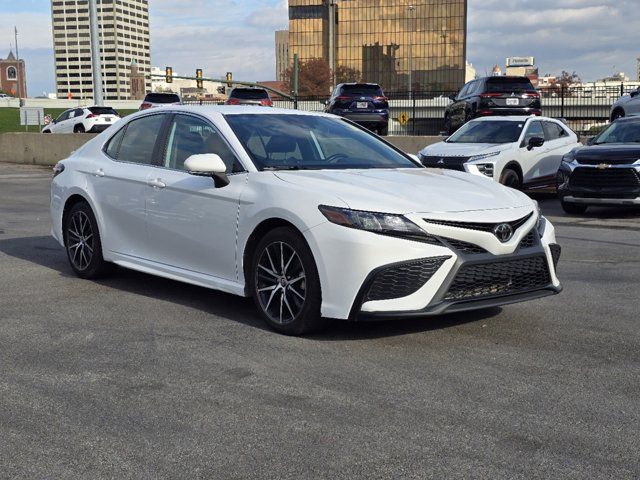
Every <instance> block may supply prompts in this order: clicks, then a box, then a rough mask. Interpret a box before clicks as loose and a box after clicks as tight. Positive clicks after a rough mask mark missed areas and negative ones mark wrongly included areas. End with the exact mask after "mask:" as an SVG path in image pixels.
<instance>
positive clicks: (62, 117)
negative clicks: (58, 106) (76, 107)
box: [56, 110, 72, 122]
mask: <svg viewBox="0 0 640 480" xmlns="http://www.w3.org/2000/svg"><path fill="white" fill-rule="evenodd" d="M71 112H72V110H67V111H66V112H62V114H60V116H59V117H58V118H56V122H64V121H65V120H68V119H69V114H70V113H71Z"/></svg>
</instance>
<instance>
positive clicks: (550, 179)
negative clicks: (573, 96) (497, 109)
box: [418, 116, 582, 189]
mask: <svg viewBox="0 0 640 480" xmlns="http://www.w3.org/2000/svg"><path fill="white" fill-rule="evenodd" d="M580 145H582V144H581V143H580V142H579V141H578V137H577V135H576V134H575V133H574V132H573V131H572V130H571V129H570V128H568V127H567V126H566V125H565V124H564V123H562V122H561V121H559V120H555V119H553V118H546V117H536V116H530V117H521V116H513V117H483V118H478V119H476V120H472V121H470V122H468V123H466V124H465V125H463V126H462V127H461V128H460V129H459V130H457V131H456V132H455V133H454V134H453V135H451V136H450V137H449V138H447V139H446V140H445V141H444V142H439V143H436V144H433V145H429V146H428V147H426V148H424V149H422V150H421V151H420V152H419V153H418V158H419V159H420V161H421V162H422V164H423V165H424V166H426V167H431V168H445V169H451V170H459V171H463V172H468V173H473V174H476V175H482V176H485V177H489V178H492V179H494V180H497V181H499V182H500V183H502V184H503V185H507V186H509V187H512V188H516V189H531V188H544V187H549V186H555V179H556V174H557V172H558V168H559V167H560V162H561V161H562V157H563V155H564V154H565V153H568V152H570V151H571V150H572V149H574V148H575V147H578V146H580Z"/></svg>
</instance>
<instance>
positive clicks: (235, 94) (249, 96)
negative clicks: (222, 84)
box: [229, 88, 269, 100]
mask: <svg viewBox="0 0 640 480" xmlns="http://www.w3.org/2000/svg"><path fill="white" fill-rule="evenodd" d="M229 96H230V97H232V98H239V99H241V100H262V99H263V98H269V94H268V93H267V91H266V90H262V89H260V88H234V89H233V90H232V91H231V94H230V95H229Z"/></svg>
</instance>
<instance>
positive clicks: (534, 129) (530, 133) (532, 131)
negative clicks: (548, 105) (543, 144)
mask: <svg viewBox="0 0 640 480" xmlns="http://www.w3.org/2000/svg"><path fill="white" fill-rule="evenodd" d="M533 137H540V138H545V137H544V129H543V128H542V122H530V123H529V127H528V128H527V133H525V135H524V140H523V143H524V145H525V146H526V145H528V144H529V140H531V139H532V138H533Z"/></svg>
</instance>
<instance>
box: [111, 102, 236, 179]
mask: <svg viewBox="0 0 640 480" xmlns="http://www.w3.org/2000/svg"><path fill="white" fill-rule="evenodd" d="M163 113H165V114H168V116H169V117H170V118H169V120H168V121H167V122H166V123H165V124H164V125H163V127H162V129H161V131H160V134H161V135H162V137H161V138H160V140H161V142H159V143H160V144H161V145H162V148H161V151H160V152H159V153H160V156H159V160H164V156H165V155H166V151H167V146H168V143H169V131H170V126H171V124H172V123H173V119H174V118H175V117H176V116H178V115H187V116H190V117H194V118H197V119H199V120H202V121H204V122H205V123H207V124H209V125H210V126H211V127H212V128H213V130H214V131H215V132H217V133H218V135H220V138H222V141H223V142H224V143H225V144H226V145H227V147H229V150H230V151H231V152H233V155H234V156H235V157H236V162H238V164H240V167H242V171H239V172H226V175H227V176H230V175H237V174H240V173H248V170H247V167H245V166H244V164H243V163H242V160H241V159H240V158H239V155H238V152H236V151H235V149H234V148H233V147H232V146H231V144H230V143H229V141H228V140H227V139H226V137H225V136H224V135H223V134H222V132H221V131H220V129H219V128H218V127H216V126H215V124H214V123H213V122H212V121H211V120H210V119H208V118H207V117H205V116H203V115H199V114H197V113H193V112H176V111H172V112H163ZM118 148H119V147H118ZM154 153H155V152H154ZM153 166H154V167H157V168H161V169H163V170H170V171H172V172H182V173H187V174H188V173H189V172H187V171H186V170H182V169H180V168H171V167H165V166H164V162H162V164H161V165H153Z"/></svg>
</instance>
